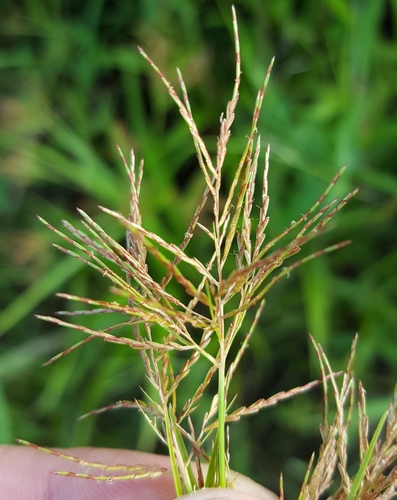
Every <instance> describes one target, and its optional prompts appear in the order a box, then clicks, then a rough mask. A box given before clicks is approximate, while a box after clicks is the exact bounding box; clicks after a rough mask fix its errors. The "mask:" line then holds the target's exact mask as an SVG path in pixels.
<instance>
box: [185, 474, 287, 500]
mask: <svg viewBox="0 0 397 500" xmlns="http://www.w3.org/2000/svg"><path fill="white" fill-rule="evenodd" d="M234 487H235V489H233V490H232V489H229V488H204V489H202V490H199V491H195V492H194V493H190V494H189V495H183V496H181V497H179V499H178V500H279V499H278V496H277V495H275V494H274V493H272V492H271V491H270V490H268V489H266V488H264V487H263V486H260V485H259V484H258V483H255V482H254V481H252V480H251V479H249V478H248V477H245V476H241V475H240V474H239V475H238V476H237V478H236V479H235V482H234Z"/></svg>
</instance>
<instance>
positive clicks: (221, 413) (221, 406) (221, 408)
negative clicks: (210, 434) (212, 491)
mask: <svg viewBox="0 0 397 500" xmlns="http://www.w3.org/2000/svg"><path fill="white" fill-rule="evenodd" d="M220 350H221V353H220V354H221V355H220V362H219V370H218V466H219V486H220V487H221V488H226V464H225V450H226V439H225V425H226V405H225V364H226V359H225V352H224V351H225V345H224V340H223V339H222V340H221V343H220Z"/></svg>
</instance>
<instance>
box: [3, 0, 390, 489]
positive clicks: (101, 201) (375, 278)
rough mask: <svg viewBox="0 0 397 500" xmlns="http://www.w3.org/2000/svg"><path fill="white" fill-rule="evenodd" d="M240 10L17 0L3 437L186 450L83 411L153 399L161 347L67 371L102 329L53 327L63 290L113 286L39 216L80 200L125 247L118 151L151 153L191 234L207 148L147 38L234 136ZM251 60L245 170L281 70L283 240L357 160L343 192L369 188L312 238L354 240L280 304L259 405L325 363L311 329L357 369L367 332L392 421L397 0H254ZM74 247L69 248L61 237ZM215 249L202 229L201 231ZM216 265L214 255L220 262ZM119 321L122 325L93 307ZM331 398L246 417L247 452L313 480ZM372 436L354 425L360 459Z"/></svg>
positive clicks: (242, 388)
mask: <svg viewBox="0 0 397 500" xmlns="http://www.w3.org/2000/svg"><path fill="white" fill-rule="evenodd" d="M230 6H231V4H230V3H229V2H227V1H224V0H220V1H193V0H184V1H183V2H182V1H178V0H163V1H161V2H159V1H153V0H140V1H138V0H114V1H109V0H108V1H107V0H87V1H85V2H80V1H79V2H78V1H75V0H70V1H61V0H25V1H22V0H19V1H11V0H3V3H2V15H1V19H0V26H1V38H0V43H1V51H0V68H1V77H0V88H1V96H0V127H1V133H0V154H1V166H0V175H1V184H0V212H1V228H0V231H1V246H0V251H1V269H2V271H1V275H0V284H1V295H0V300H1V313H0V335H1V338H0V442H2V443H12V442H13V440H14V438H16V437H19V438H24V439H27V440H30V441H33V442H35V443H38V444H43V445H48V446H77V445H78V446H80V445H81V446H83V445H95V446H110V447H131V448H138V449H143V450H147V451H150V450H154V451H158V452H163V453H164V452H165V450H164V449H162V448H161V447H159V446H158V445H157V443H156V440H155V438H154V436H152V434H151V431H150V429H148V428H147V425H146V424H145V422H144V421H143V419H142V418H141V417H140V416H139V415H136V414H135V413H134V412H133V411H129V410H119V411H114V412H110V413H105V414H102V415H101V416H97V417H93V418H90V419H86V420H83V421H77V420H76V418H77V417H78V416H79V415H81V414H83V413H85V412H87V411H90V410H92V409H94V408H97V407H100V406H103V405H107V404H111V403H113V402H115V401H117V400H119V399H133V398H134V397H139V396H140V390H139V385H145V384H146V382H145V380H144V375H143V371H142V366H141V363H140V358H139V356H137V355H135V354H134V353H132V352H129V350H127V349H125V348H123V347H122V346H112V345H105V344H104V343H101V342H99V341H98V342H91V343H90V344H88V345H87V346H85V347H83V348H81V349H79V350H78V351H76V352H74V353H73V354H71V355H69V356H67V357H65V358H64V359H62V360H61V361H58V362H57V363H55V364H53V365H50V366H48V367H44V368H42V367H41V364H42V363H43V362H45V361H46V360H47V359H49V358H50V357H51V356H52V355H54V354H56V353H57V352H59V351H60V350H62V349H65V348H66V347H68V346H70V345H72V344H73V343H74V342H76V341H78V340H79V339H81V337H80V336H79V335H78V334H77V332H71V331H66V330H63V329H61V328H56V327H55V326H54V325H50V324H46V323H43V322H40V321H39V320H37V319H36V318H34V316H33V314H34V313H36V314H52V313H53V311H55V310H59V309H71V307H72V306H73V304H69V303H65V302H64V301H62V300H61V299H59V298H56V297H54V295H53V294H54V292H56V291H62V292H69V293H75V294H78V295H88V296H93V297H95V298H106V297H108V285H109V284H108V283H107V282H106V281H105V280H103V279H102V277H101V276H99V275H98V276H96V275H95V274H93V272H91V271H90V270H89V269H84V268H83V267H82V265H81V264H80V263H79V262H77V261H74V260H73V259H71V258H68V257H66V256H65V255H63V254H61V253H59V252H57V251H56V250H55V249H53V248H52V246H51V243H52V242H54V241H56V237H55V235H53V234H51V232H50V231H48V230H47V229H46V228H45V227H44V226H42V225H41V224H40V223H39V222H38V220H37V219H36V214H40V215H41V216H43V217H45V218H46V219H47V220H48V221H49V222H50V223H52V224H54V225H56V226H58V227H59V226H60V221H61V220H62V219H63V218H67V219H68V220H69V221H72V222H73V221H75V220H76V219H77V217H76V211H75V207H76V206H78V207H80V208H82V209H84V210H85V211H86V212H88V213H89V214H90V215H92V216H97V219H96V220H97V221H98V222H100V223H101V224H103V225H104V227H105V228H107V229H108V230H109V231H110V232H111V233H112V234H113V235H114V236H115V237H117V238H118V239H119V240H120V241H122V240H123V230H122V229H121V228H120V227H114V222H113V221H110V220H108V219H107V218H106V217H104V216H103V214H101V213H100V212H99V210H98V208H97V206H98V205H105V206H107V207H109V208H111V209H114V210H119V211H122V212H123V213H127V211H128V191H129V186H128V181H127V179H126V176H125V172H124V170H123V166H122V164H121V161H120V159H119V156H118V153H117V151H116V148H115V143H116V142H117V143H118V144H120V146H121V148H122V149H123V151H124V152H125V154H126V155H128V151H129V149H130V148H131V147H133V148H134V149H135V152H136V154H137V156H138V157H142V156H143V157H144V158H145V175H144V185H143V193H142V213H143V218H144V224H145V225H146V226H147V227H148V228H150V229H151V230H155V231H158V232H159V234H161V235H162V236H163V237H164V238H166V239H168V240H170V241H174V242H176V243H179V241H181V239H182V237H183V234H184V232H185V230H186V227H187V225H188V223H189V218H190V217H191V215H192V214H193V210H194V208H195V204H196V203H197V202H198V200H199V198H200V196H201V192H202V189H203V181H202V179H201V177H200V172H199V170H198V169H197V166H196V163H195V157H194V150H193V146H192V141H191V139H190V137H189V134H188V131H187V129H186V126H185V124H184V123H183V121H182V119H181V118H180V117H179V114H178V112H177V111H176V109H175V106H174V103H173V102H172V101H171V99H170V98H169V97H168V95H167V93H166V90H165V89H164V88H163V85H162V83H161V82H160V81H159V80H158V78H157V77H156V75H154V73H153V72H152V70H151V69H150V67H148V65H147V63H145V61H144V60H143V59H142V58H141V57H140V56H139V54H138V53H137V50H136V46H137V45H140V46H142V47H143V48H144V49H145V50H146V52H147V53H148V54H150V56H151V57H152V58H153V60H154V61H155V62H156V63H157V64H158V66H159V67H160V68H162V70H163V72H164V73H165V74H166V75H167V77H168V78H169V79H171V80H172V81H173V82H174V83H176V74H175V67H176V66H178V67H180V68H181V70H182V73H183V74H184V77H185V80H186V84H187V87H188V90H189V91H190V96H191V104H192V108H193V113H194V115H195V118H196V121H197V123H198V125H199V127H200V130H202V131H203V135H204V136H205V137H206V138H208V144H209V147H210V148H211V150H212V151H213V150H214V147H215V139H216V135H217V134H218V126H219V116H220V115H221V113H222V112H223V111H224V109H225V105H226V103H227V101H228V99H229V98H230V96H231V92H232V87H233V82H234V49H233V38H232V29H231V10H230ZM235 6H236V9H237V13H238V18H239V29H240V42H241V53H242V70H243V75H242V79H243V81H242V88H241V99H240V106H239V108H238V111H237V116H236V122H235V126H234V129H233V132H234V137H235V138H236V139H235V141H234V142H233V143H232V144H231V148H230V158H229V160H228V161H229V163H228V165H227V167H226V177H230V174H231V172H232V171H233V168H235V165H236V161H237V158H238V153H239V151H241V146H242V144H243V140H244V137H245V135H246V134H247V131H248V127H249V124H250V115H251V112H252V109H253V105H254V100H255V96H256V92H257V90H258V89H259V88H260V86H261V84H262V81H263V78H264V75H265V72H266V68H267V66H268V64H269V61H270V59H271V57H272V56H273V55H276V63H275V67H274V71H273V74H272V77H271V83H270V87H269V89H268V92H267V94H266V98H265V103H264V109H263V113H262V117H261V119H260V127H259V129H260V133H261V135H262V143H263V144H264V145H266V144H267V143H268V142H270V144H271V148H272V153H271V171H270V176H269V177H270V179H269V181H270V196H271V200H270V209H269V214H270V217H271V220H270V224H269V236H271V235H275V234H277V233H278V232H280V231H282V230H283V229H284V228H285V227H286V226H288V225H289V224H290V222H291V220H293V219H296V218H297V217H299V214H300V213H302V212H304V211H305V209H306V208H308V207H309V205H310V204H311V203H313V202H314V201H315V200H316V199H317V198H318V196H319V195H320V194H321V192H322V191H323V190H324V188H325V187H326V185H327V182H329V181H330V180H331V178H332V177H333V176H334V174H335V173H336V171H337V170H338V169H339V168H340V167H341V165H342V164H344V163H348V164H349V168H348V170H347V172H346V173H345V175H344V176H343V178H342V180H341V181H340V183H339V184H338V186H337V188H336V193H337V195H339V196H340V195H344V194H346V193H347V192H348V190H351V189H353V188H354V187H355V186H357V185H359V186H360V188H361V189H360V192H359V194H358V195H357V197H356V198H355V199H354V200H353V201H352V202H351V203H350V204H349V205H348V206H347V207H346V208H345V209H344V210H343V213H341V214H340V215H339V216H338V225H337V227H336V229H334V230H333V231H332V232H330V233H328V234H326V235H324V236H322V237H321V241H320V240H319V241H316V242H315V243H314V244H313V245H312V250H316V249H319V248H321V247H322V246H325V245H326V244H331V243H335V242H337V241H341V240H343V239H348V238H351V239H352V240H353V243H352V245H351V246H349V247H347V248H344V249H342V250H341V251H339V252H337V253H334V254H330V255H327V256H325V257H322V258H321V259H319V260H316V261H313V262H310V263H309V264H308V265H306V266H304V267H302V268H300V269H299V270H298V271H297V272H295V274H294V275H292V276H291V277H290V278H289V279H288V280H285V281H284V282H281V283H280V284H278V286H277V287H275V289H274V290H273V291H272V292H271V294H270V295H269V296H268V300H267V305H266V307H265V310H264V313H263V317H262V319H261V322H260V325H259V328H258V331H257V332H256V335H255V336H254V338H253V340H252V342H251V348H250V349H249V351H248V353H247V355H246V357H245V359H244V361H243V363H242V367H241V371H240V373H239V374H237V375H236V379H235V383H234V389H235V390H236V391H237V392H238V394H239V402H240V403H241V404H250V403H252V402H253V401H255V400H256V399H259V398H260V397H268V396H270V395H272V394H273V393H275V392H278V391H280V390H286V389H289V388H292V387H294V386H296V385H299V384H304V383H306V382H308V381H309V380H311V379H313V378H314V377H318V374H319V372H318V369H317V365H316V362H315V359H314V355H313V351H312V349H311V347H310V346H309V342H308V335H307V334H308V332H310V333H311V334H313V335H314V337H315V338H316V339H317V340H318V341H320V342H321V343H322V345H323V347H324V348H325V350H326V352H327V353H328V354H329V357H330V360H331V362H332V364H333V367H334V368H335V369H340V368H343V367H344V366H345V363H346V359H347V355H348V351H349V347H350V344H351V341H352V338H353V336H354V333H355V332H356V331H358V332H359V334H360V339H359V346H358V352H357V357H356V362H355V373H356V375H357V377H358V378H360V379H362V381H363V383H364V386H365V388H366V389H367V397H368V412H369V414H370V417H373V418H374V419H375V421H376V419H378V418H379V416H380V415H381V413H382V412H383V411H384V410H385V409H386V407H387V403H388V401H389V400H390V398H391V395H392V391H393V387H394V383H395V381H396V379H397V343H396V341H395V336H396V325H397V308H396V299H397V286H396V282H397V280H396V278H395V269H396V265H397V247H396V230H395V228H396V223H397V179H396V177H395V173H396V156H397V155H396V153H397V146H396V144H397V140H396V138H397V119H396V118H397V116H396V115H397V97H396V95H397V46H396V30H397V1H396V0H389V1H386V0H376V1H371V0H369V1H359V0H351V1H347V0H323V1H317V0H306V1H305V0H301V1H298V0H295V1H294V0H277V1H273V2H272V1H260V0H247V1H236V2H235ZM58 243H59V241H58ZM197 248H200V242H198V243H197ZM203 258H204V259H205V258H206V257H205V256H203ZM90 321H91V323H90V324H91V325H92V326H95V327H100V326H103V323H104V321H109V318H108V317H106V318H104V319H101V318H99V317H93V318H90ZM321 402H322V397H321V392H320V391H319V390H318V391H314V392H313V393H311V394H309V395H307V396H301V397H298V398H296V399H294V400H291V401H289V402H285V403H282V404H280V405H279V406H277V407H274V408H270V409H268V410H265V411H263V412H262V413H260V414H258V415H256V416H253V417H251V418H247V419H245V420H242V421H241V422H240V423H238V424H234V425H233V426H232V429H231V457H232V466H233V467H234V468H235V469H236V470H239V471H240V472H243V473H246V474H248V475H250V476H252V477H253V478H255V479H256V480H257V481H259V482H261V483H263V484H266V485H267V486H270V487H272V488H274V489H277V484H278V475H279V471H280V470H281V469H282V470H283V471H284V477H285V484H286V491H287V493H289V494H291V495H293V494H296V492H297V488H298V487H299V484H300V482H301V481H302V478H303V474H304V470H305V467H306V463H307V461H308V459H309V457H310V455H311V453H312V451H313V450H317V448H318V445H319V432H318V424H319V422H320V421H321ZM355 447H356V440H355V436H354V433H353V435H352V437H351V449H352V459H351V460H352V464H353V469H354V461H355V455H354V452H355Z"/></svg>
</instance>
